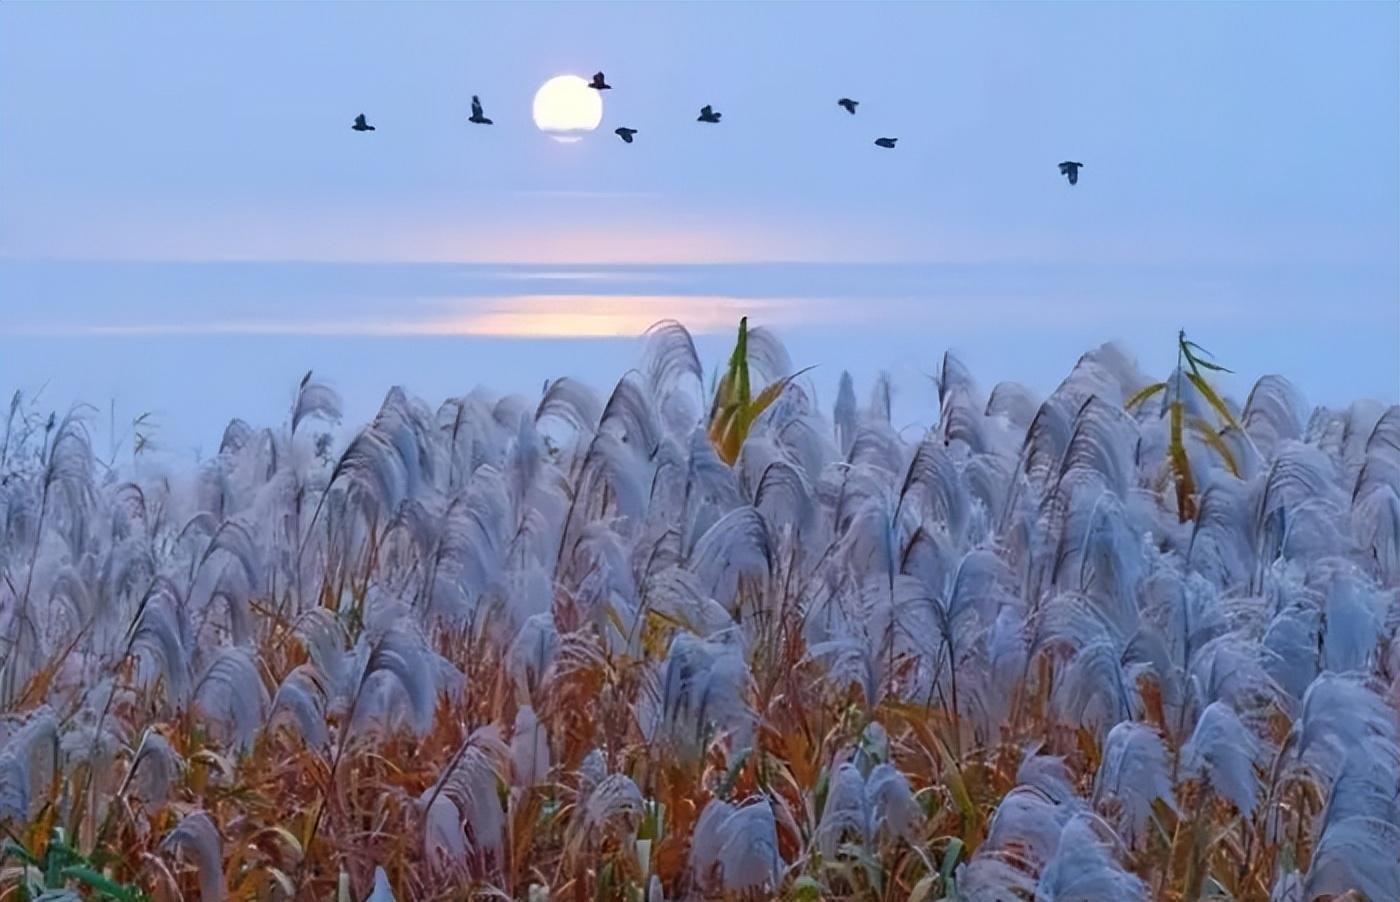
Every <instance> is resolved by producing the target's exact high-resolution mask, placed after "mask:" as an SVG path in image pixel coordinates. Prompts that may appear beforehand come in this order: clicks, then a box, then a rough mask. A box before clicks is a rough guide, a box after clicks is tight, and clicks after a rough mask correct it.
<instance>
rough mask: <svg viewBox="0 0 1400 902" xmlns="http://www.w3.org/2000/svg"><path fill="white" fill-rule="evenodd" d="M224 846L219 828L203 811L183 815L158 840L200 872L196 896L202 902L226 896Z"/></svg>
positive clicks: (164, 847)
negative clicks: (162, 837) (186, 859)
mask: <svg viewBox="0 0 1400 902" xmlns="http://www.w3.org/2000/svg"><path fill="white" fill-rule="evenodd" d="M223 847H224V843H223V837H222V836H220V835H219V828H218V827H216V826H215V825H214V822H213V821H212V820H211V819H210V818H209V815H208V814H206V813H205V812H203V811H194V812H192V813H190V814H187V815H185V816H184V818H182V819H181V820H180V823H178V824H177V825H176V826H175V829H174V830H171V831H170V832H169V833H167V834H166V836H165V839H163V840H162V841H161V848H163V849H167V850H170V851H177V850H178V851H180V852H183V853H184V854H186V855H188V856H189V857H190V858H192V859H193V860H194V863H195V867H196V868H198V869H199V897H200V899H201V900H203V902H220V900H222V899H225V898H227V897H228V890H227V888H226V884H225V882H224V859H223V855H224V853H223Z"/></svg>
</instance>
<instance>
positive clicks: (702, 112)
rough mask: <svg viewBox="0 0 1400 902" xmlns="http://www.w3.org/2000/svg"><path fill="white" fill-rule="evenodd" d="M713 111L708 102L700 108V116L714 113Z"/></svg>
mask: <svg viewBox="0 0 1400 902" xmlns="http://www.w3.org/2000/svg"><path fill="white" fill-rule="evenodd" d="M714 112H715V111H714V110H712V109H710V106H709V104H706V105H705V106H702V107H701V108H700V115H701V116H713V115H714Z"/></svg>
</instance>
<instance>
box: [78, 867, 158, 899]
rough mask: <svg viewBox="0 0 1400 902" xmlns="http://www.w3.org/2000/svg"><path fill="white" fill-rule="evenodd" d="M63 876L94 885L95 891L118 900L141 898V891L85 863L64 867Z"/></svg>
mask: <svg viewBox="0 0 1400 902" xmlns="http://www.w3.org/2000/svg"><path fill="white" fill-rule="evenodd" d="M62 873H63V876H64V877H66V878H67V879H69V880H76V881H78V882H79V883H82V884H84V885H86V886H90V887H92V889H93V890H94V891H96V892H97V893H99V894H101V895H102V896H105V897H107V898H110V899H116V900H118V902H137V900H138V899H140V898H141V894H140V892H139V891H137V890H134V889H132V888H131V887H129V886H123V885H122V884H120V883H117V882H116V881H115V880H112V879H109V878H108V877H105V876H103V875H102V874H99V873H97V871H94V870H93V869H92V868H89V867H86V866H84V865H72V866H70V867H66V868H64V869H63V872H62Z"/></svg>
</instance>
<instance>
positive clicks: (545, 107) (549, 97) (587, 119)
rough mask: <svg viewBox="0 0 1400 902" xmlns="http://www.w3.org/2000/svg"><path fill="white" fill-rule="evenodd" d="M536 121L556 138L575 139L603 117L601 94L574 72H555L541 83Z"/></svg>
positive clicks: (535, 113) (536, 101)
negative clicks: (565, 73) (567, 73)
mask: <svg viewBox="0 0 1400 902" xmlns="http://www.w3.org/2000/svg"><path fill="white" fill-rule="evenodd" d="M533 115H534V117H535V125H536V126H537V127H538V128H539V130H540V131H542V132H544V133H545V134H547V135H549V136H550V137H551V138H554V139H555V140H557V141H577V140H578V139H579V138H581V137H583V136H584V135H586V134H587V133H588V132H591V131H593V130H594V129H595V128H597V127H598V123H600V122H602V121H603V95H602V93H601V92H599V91H595V90H593V89H592V88H590V87H589V86H588V82H587V81H584V80H583V79H582V78H580V77H578V76H577V75H556V76H554V77H553V78H551V79H550V80H549V81H547V82H545V83H544V84H543V85H540V89H539V90H538V91H536V92H535V103H534V107H533Z"/></svg>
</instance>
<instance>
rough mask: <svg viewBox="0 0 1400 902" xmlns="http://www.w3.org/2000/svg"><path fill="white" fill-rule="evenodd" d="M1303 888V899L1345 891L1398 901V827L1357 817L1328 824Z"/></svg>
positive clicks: (1381, 821)
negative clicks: (1354, 891) (1355, 891)
mask: <svg viewBox="0 0 1400 902" xmlns="http://www.w3.org/2000/svg"><path fill="white" fill-rule="evenodd" d="M1303 887H1304V893H1303V898H1305V899H1314V898H1316V897H1318V896H1321V895H1336V894H1340V893H1344V892H1346V891H1348V890H1358V891H1360V892H1361V893H1363V894H1364V897H1365V898H1367V899H1397V898H1400V827H1397V826H1396V825H1395V824H1393V823H1391V822H1389V821H1383V820H1379V819H1377V818H1371V817H1359V816H1358V817H1350V818H1346V819H1344V820H1341V821H1337V822H1336V823H1332V824H1329V825H1328V826H1327V828H1326V829H1325V830H1323V832H1322V836H1321V838H1320V839H1319V840H1318V843H1317V848H1315V849H1314V850H1313V855H1312V866H1311V867H1309V868H1308V874H1307V878H1306V880H1305V881H1304V884H1303Z"/></svg>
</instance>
